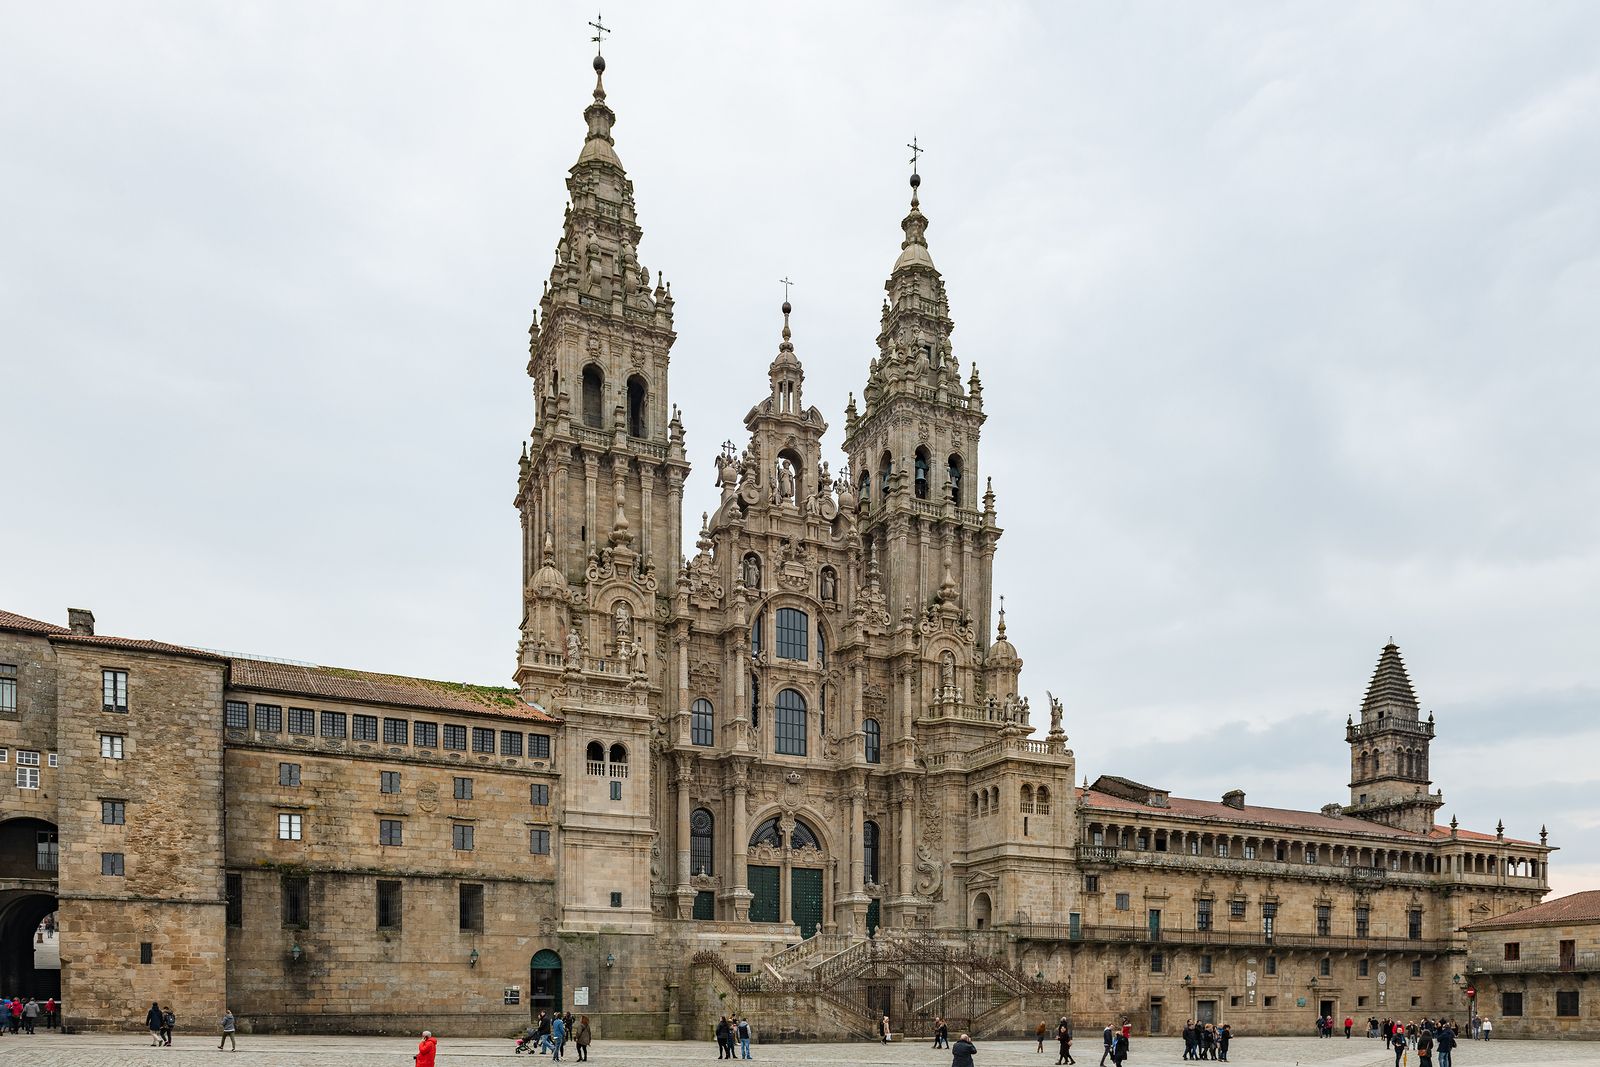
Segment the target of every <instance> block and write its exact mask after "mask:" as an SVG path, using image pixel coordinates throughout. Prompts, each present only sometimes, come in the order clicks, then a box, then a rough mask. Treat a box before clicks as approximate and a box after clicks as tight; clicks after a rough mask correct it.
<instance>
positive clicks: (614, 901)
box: [611, 893, 622, 908]
mask: <svg viewBox="0 0 1600 1067" xmlns="http://www.w3.org/2000/svg"><path fill="white" fill-rule="evenodd" d="M611 906H612V907H613V908H620V907H622V894H621V893H612V894H611Z"/></svg>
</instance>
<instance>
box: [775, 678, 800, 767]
mask: <svg viewBox="0 0 1600 1067" xmlns="http://www.w3.org/2000/svg"><path fill="white" fill-rule="evenodd" d="M776 706H777V715H778V717H777V719H776V721H775V724H776V727H777V736H776V738H775V742H776V743H775V746H774V747H775V748H776V750H777V752H778V754H779V755H780V756H804V755H805V754H806V698H805V697H803V696H801V695H800V694H799V693H798V692H796V691H795V690H793V689H785V690H783V691H782V692H780V693H779V694H778V699H777V702H776Z"/></svg>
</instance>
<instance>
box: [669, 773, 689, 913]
mask: <svg viewBox="0 0 1600 1067" xmlns="http://www.w3.org/2000/svg"><path fill="white" fill-rule="evenodd" d="M674 758H675V760H676V764H675V767H674V770H675V772H676V773H674V775H673V785H674V787H675V788H676V790H677V793H678V831H677V832H678V842H677V844H678V888H677V892H676V894H675V895H676V896H677V898H678V918H680V919H687V918H689V917H690V916H692V915H693V914H694V887H693V886H692V885H690V884H689V877H690V872H689V786H690V784H691V783H692V782H693V781H694V773H693V771H692V770H691V769H690V767H691V765H690V762H689V760H690V757H688V756H686V755H683V754H679V755H677V756H676V757H674Z"/></svg>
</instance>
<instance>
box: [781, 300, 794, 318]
mask: <svg viewBox="0 0 1600 1067" xmlns="http://www.w3.org/2000/svg"><path fill="white" fill-rule="evenodd" d="M793 310H794V308H792V307H790V306H789V301H787V300H785V301H784V302H783V313H784V314H785V315H787V314H789V312H791V311H793Z"/></svg>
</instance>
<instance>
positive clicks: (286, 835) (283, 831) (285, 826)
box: [278, 811, 300, 841]
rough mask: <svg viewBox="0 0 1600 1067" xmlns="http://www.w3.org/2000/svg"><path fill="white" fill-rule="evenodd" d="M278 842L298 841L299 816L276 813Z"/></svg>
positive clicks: (288, 813)
mask: <svg viewBox="0 0 1600 1067" xmlns="http://www.w3.org/2000/svg"><path fill="white" fill-rule="evenodd" d="M278 840H279V841H298V840H300V816H299V815H295V814H292V813H290V812H286V811H281V812H279V813H278Z"/></svg>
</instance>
